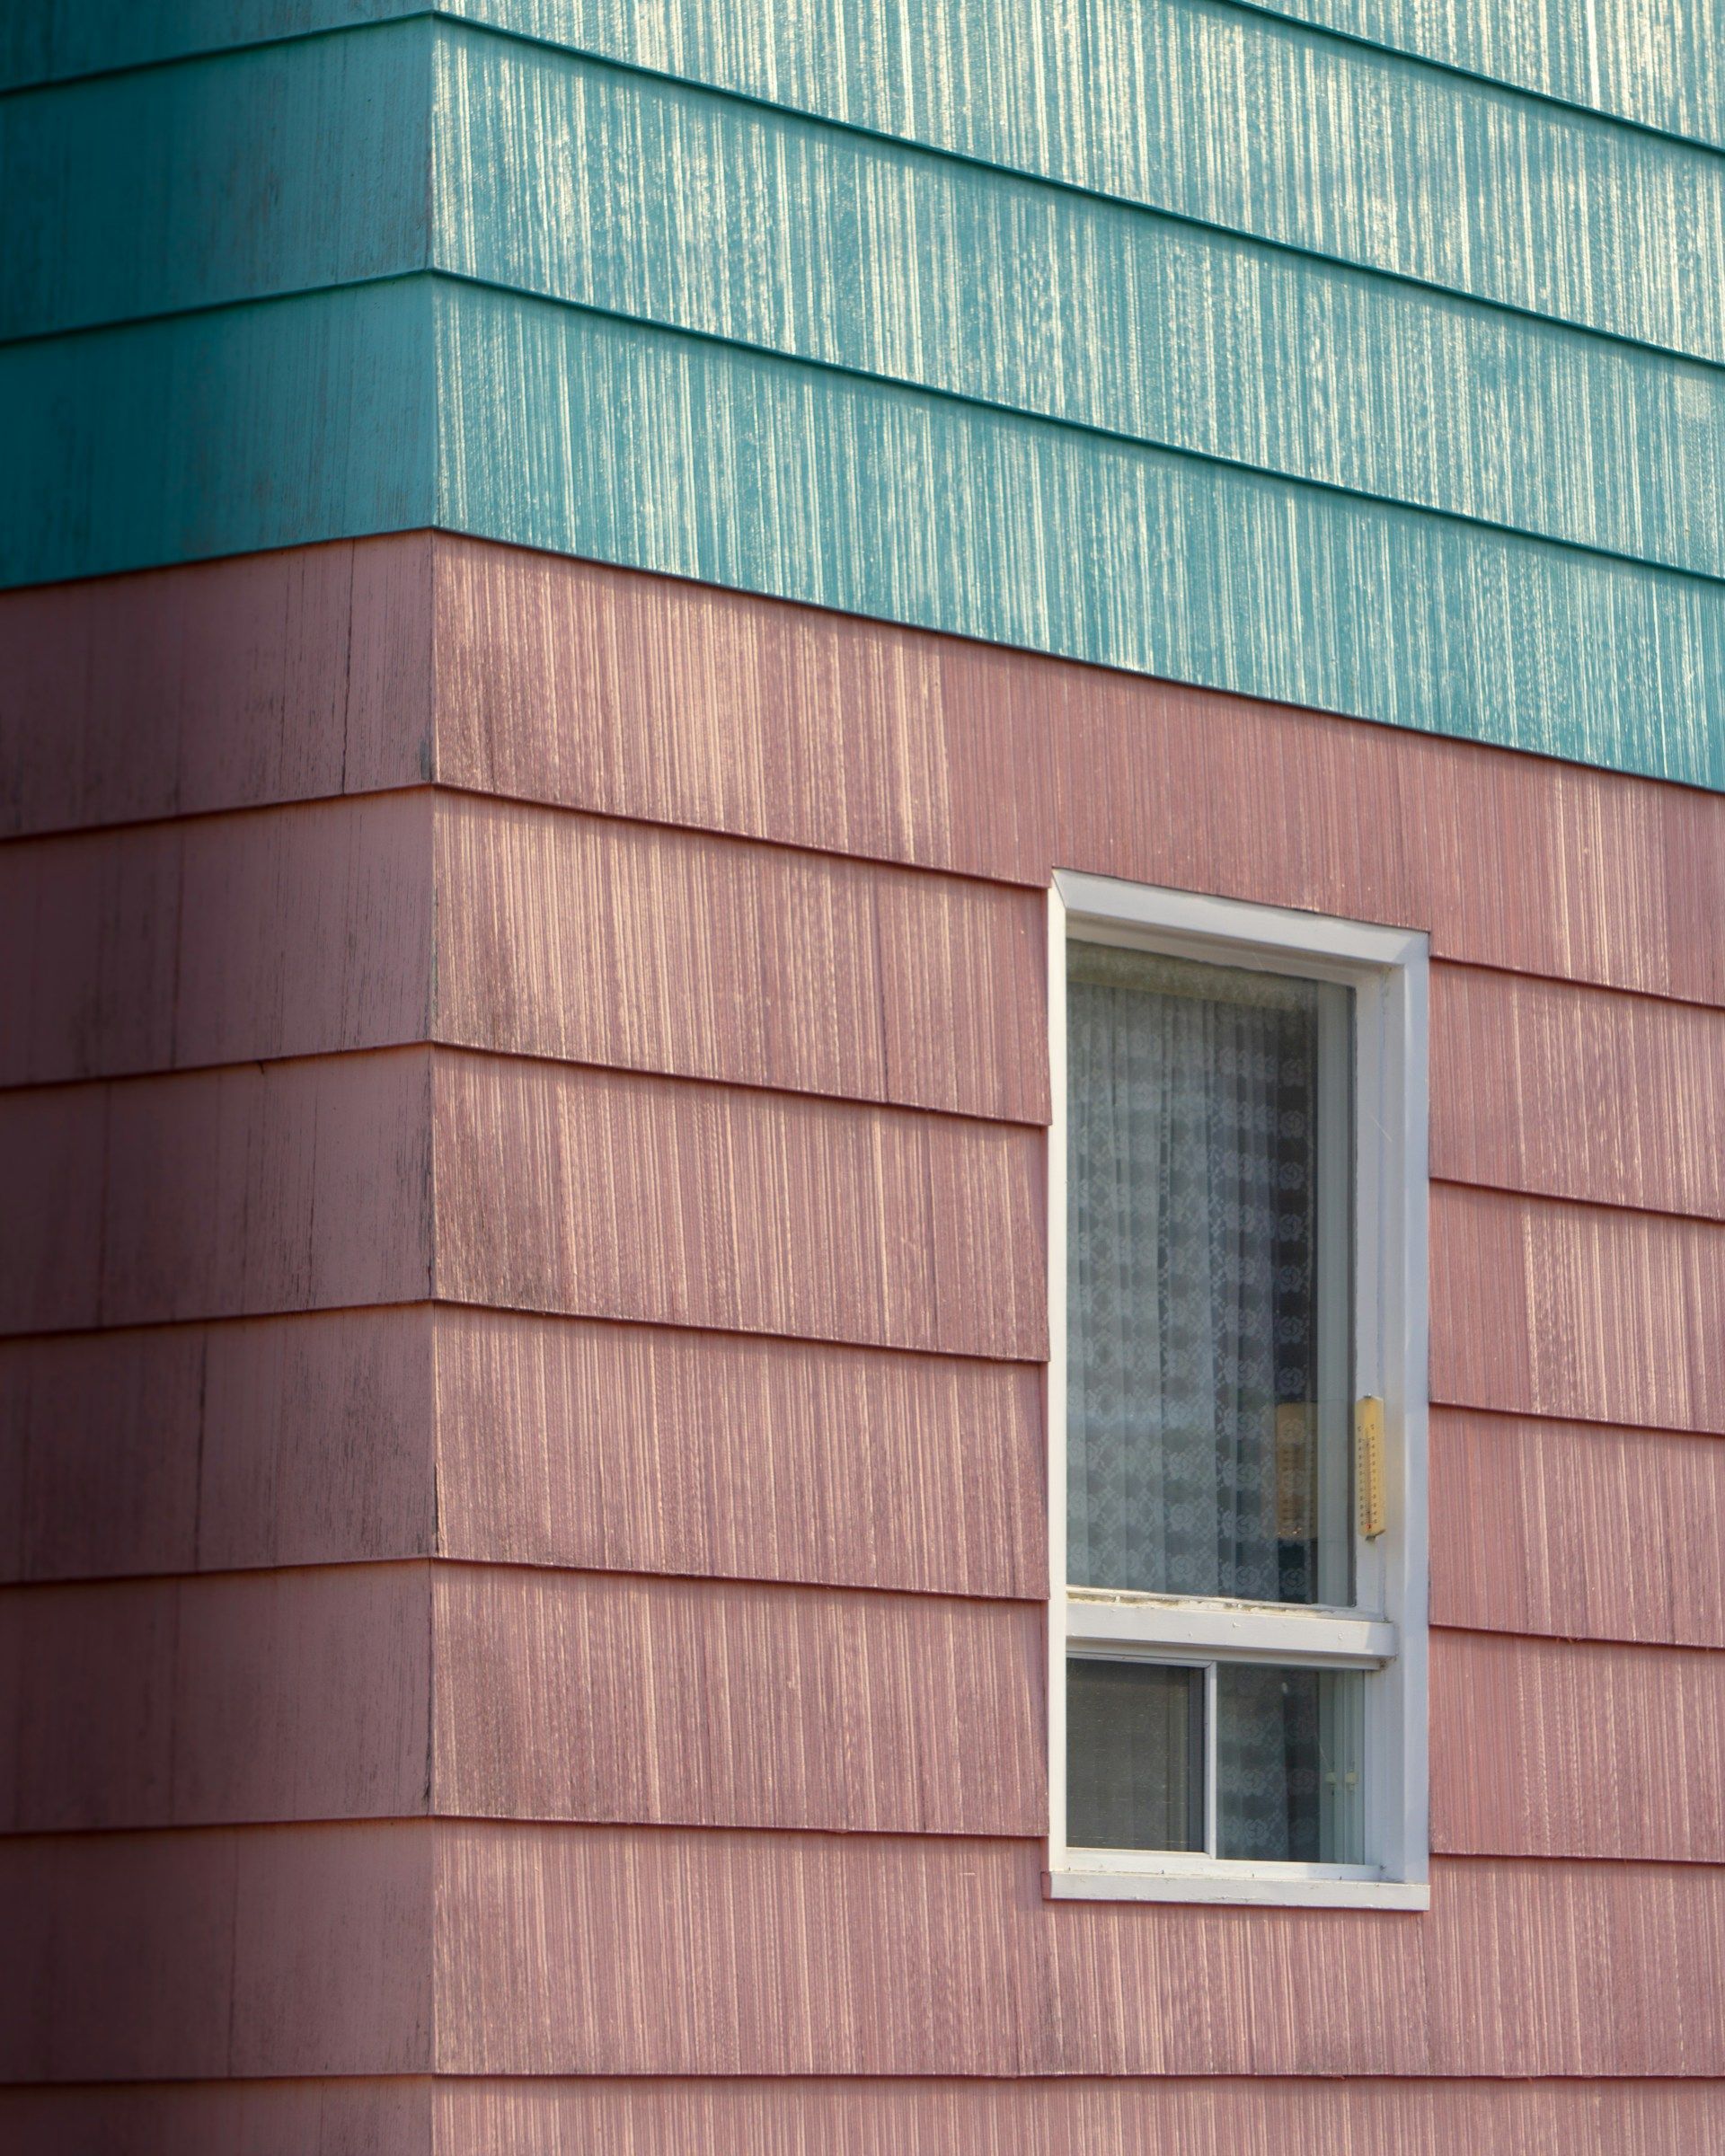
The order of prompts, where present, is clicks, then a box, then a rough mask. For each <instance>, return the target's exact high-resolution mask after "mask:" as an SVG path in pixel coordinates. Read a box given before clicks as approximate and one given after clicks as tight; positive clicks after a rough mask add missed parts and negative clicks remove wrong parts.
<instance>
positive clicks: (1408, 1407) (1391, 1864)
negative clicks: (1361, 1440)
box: [1046, 870, 1430, 1910]
mask: <svg viewBox="0 0 1725 2156" xmlns="http://www.w3.org/2000/svg"><path fill="white" fill-rule="evenodd" d="M1069 935H1077V936H1080V937H1082V938H1084V939H1087V940H1094V941H1099V942H1115V943H1123V944H1128V945H1130V946H1133V947H1135V948H1137V949H1141V950H1154V951H1159V952H1163V953H1165V954H1167V955H1169V956H1172V957H1176V958H1189V959H1208V960H1210V961H1211V962H1212V963H1216V964H1225V965H1228V966H1235V967H1246V968H1258V969H1261V970H1265V971H1269V972H1278V973H1291V974H1296V975H1298V976H1302V977H1304V978H1306V979H1322V980H1331V981H1341V982H1345V983H1346V984H1347V985H1349V986H1350V987H1351V988H1352V989H1353V990H1354V991H1355V1021H1356V1023H1355V1044H1356V1045H1355V1130H1356V1172H1355V1217H1356V1238H1357V1241H1356V1263H1355V1286H1354V1327H1355V1347H1354V1357H1355V1372H1354V1376H1355V1391H1356V1393H1357V1394H1358V1395H1359V1396H1376V1397H1377V1398H1380V1399H1381V1400H1382V1401H1384V1488H1385V1496H1386V1500H1387V1514H1388V1518H1387V1524H1386V1526H1385V1528H1384V1533H1382V1534H1381V1535H1378V1536H1376V1537H1375V1538H1373V1539H1372V1540H1371V1541H1369V1542H1368V1541H1367V1540H1365V1539H1364V1538H1363V1537H1360V1536H1359V1535H1358V1526H1357V1524H1356V1539H1355V1559H1356V1590H1355V1591H1356V1596H1357V1602H1356V1606H1354V1607H1352V1608H1349V1609H1347V1610H1331V1609H1314V1608H1307V1607H1299V1606H1294V1605H1288V1604H1269V1603H1250V1602H1231V1601H1225V1600H1220V1599H1211V1598H1199V1597H1192V1598H1187V1597H1182V1596H1179V1595H1131V1594H1110V1593H1105V1592H1101V1591H1098V1590H1096V1589H1092V1588H1080V1587H1070V1586H1068V1585H1067V1583H1066V1024H1067V1014H1066V941H1067V938H1068V936H1069ZM1427 958H1428V939H1427V938H1426V937H1425V936H1424V935H1423V934H1420V933H1419V932H1413V931H1410V930H1404V929H1391V928H1381V927H1374V926H1372V925H1370V924H1369V923H1365V922H1358V921H1343V920H1337V919H1332V918H1330V917H1328V916H1325V915H1318V914H1305V913H1296V912H1293V911H1290V910H1288V909H1287V908H1285V907H1280V906H1256V905H1249V904H1246V903H1244V902H1243V901H1240V900H1236V899H1231V898H1210V897H1200V896H1199V895H1197V894H1194V893H1191V892H1187V891H1171V890H1163V889H1159V888H1155V887H1154V886H1152V885H1148V884H1134V883H1123V882H1119V881H1116V880H1115V879H1112V878H1110V877H1102V876H1091V875H1081V874H1078V873H1076V872H1075V871H1072V870H1057V872H1056V874H1055V878H1054V883H1053V888H1052V889H1051V890H1050V893H1049V904H1048V1012H1049V1020H1048V1046H1049V1065H1050V1070H1049V1075H1050V1080H1051V1084H1052V1090H1053V1122H1052V1127H1051V1128H1050V1131H1049V1134H1048V1330H1049V1342H1048V1350H1049V1351H1048V1557H1049V1594H1048V1725H1049V1726H1048V1798H1049V1820H1048V1873H1047V1878H1046V1886H1047V1891H1048V1895H1050V1897H1051V1898H1053V1899H1056V1900H1080V1901H1182V1902H1226V1903H1259V1904H1270V1905H1274V1906H1282V1907H1303V1908H1350V1909H1386V1910H1417V1909H1425V1908H1429V1905H1430V1887H1429V1862H1428V1860H1429V1826H1428V1780H1429V1763H1428V1757H1427V1719H1426V1718H1427V1706H1426V1630H1427V1616H1426V1564H1427V1560H1426V1406H1427V1403H1426V1341H1427V1317H1426V1312H1427V1277H1426V1250H1427V1241H1426V1233H1427V1231H1426V1215H1427V1047H1426V994H1427ZM1091 1649H1096V1650H1100V1651H1101V1652H1103V1653H1105V1654H1107V1655H1109V1656H1110V1657H1120V1656H1133V1655H1141V1656H1144V1657H1146V1658H1149V1659H1153V1660H1155V1661H1158V1662H1173V1663H1183V1664H1185V1665H1187V1666H1194V1665H1197V1666H1203V1667H1206V1668H1207V1669H1210V1670H1213V1669H1214V1666H1215V1665H1216V1663H1217V1662H1220V1661H1226V1660H1237V1661H1252V1662H1266V1661H1275V1660H1278V1659H1279V1660H1284V1661H1288V1662H1297V1663H1298V1664H1300V1665H1302V1666H1311V1667H1316V1668H1325V1667H1328V1668H1332V1669H1363V1670H1367V1671H1368V1672H1370V1673H1372V1674H1371V1677H1370V1682H1369V1685H1368V1692H1367V1724H1366V1760H1365V1766H1364V1772H1365V1776H1366V1816H1367V1835H1368V1837H1369V1841H1370V1845H1371V1851H1372V1854H1373V1856H1374V1859H1375V1860H1374V1861H1373V1862H1372V1863H1370V1864H1367V1865H1341V1864H1291V1863H1277V1864H1272V1863H1250V1862H1243V1861H1240V1860H1219V1859H1216V1858H1214V1857H1210V1856H1206V1855H1199V1854H1185V1853H1183V1852H1172V1851H1131V1850H1074V1849H1070V1848H1069V1847H1068V1846H1067V1842H1066V1660H1067V1657H1068V1654H1069V1653H1071V1652H1078V1653H1084V1652H1085V1651H1088V1650H1091ZM1206 1682H1207V1686H1208V1687H1209V1689H1210V1692H1211V1693H1212V1699H1211V1701H1210V1702H1208V1704H1209V1705H1211V1706H1213V1704H1214V1699H1213V1694H1214V1687H1215V1679H1214V1676H1213V1675H1210V1676H1207V1679H1206ZM1209 1727H1211V1728H1212V1729H1213V1728H1214V1722H1213V1719H1211V1721H1210V1724H1209ZM1209 1741H1210V1743H1211V1745H1212V1748H1213V1746H1214V1736H1212V1737H1211V1738H1210V1740H1209ZM1209 1787H1210V1796H1209V1804H1210V1807H1211V1808H1212V1809H1213V1808H1214V1805H1215V1793H1214V1776H1213V1775H1212V1776H1211V1777H1210V1778H1209ZM1210 1838H1211V1840H1212V1841H1213V1839H1214V1837H1213V1836H1212V1837H1210Z"/></svg>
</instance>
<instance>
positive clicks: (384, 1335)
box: [0, 1308, 570, 1580]
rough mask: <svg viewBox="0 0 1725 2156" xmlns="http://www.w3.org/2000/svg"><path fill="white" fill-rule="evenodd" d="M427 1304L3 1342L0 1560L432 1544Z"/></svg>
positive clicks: (305, 1554)
mask: <svg viewBox="0 0 1725 2156" xmlns="http://www.w3.org/2000/svg"><path fill="white" fill-rule="evenodd" d="M432 1322H433V1313H432V1312H430V1311H429V1310H428V1309H425V1308H420V1309H418V1310H371V1311H351V1312H349V1311H340V1312H331V1313H327V1314H321V1315H318V1316H314V1317H305V1318H274V1319H264V1320H260V1321H240V1322H238V1323H233V1324H223V1325H186V1326H171V1327H164V1328H161V1329H155V1330H137V1331H114V1332H107V1333H102V1334H98V1335H93V1336H92V1335H72V1336H68V1337H63V1338H60V1339H46V1340H40V1339H38V1340H11V1341H7V1342H5V1343H4V1345H0V1577H4V1578H5V1579H8V1580H32V1579H40V1580H53V1579H75V1578H81V1577H82V1578H101V1577H117V1576H123V1575H126V1574H128V1573H190V1572H200V1571H217V1572H220V1571H227V1570H230V1569H233V1568H248V1567H254V1566H272V1565H307V1564H334V1563H360V1562H364V1561H366V1560H369V1559H374V1558H401V1557H429V1556H430V1555H431V1553H432V1551H433V1548H434V1544H435V1538H436V1533H437V1477H436V1471H435V1458H434V1445H435V1432H434V1427H433V1415H434V1411H435V1394H434V1381H433V1369H432V1343H431V1330H432ZM535 1434H537V1433H536V1432H535ZM562 1436H563V1443H564V1445H568V1444H569V1442H570V1438H569V1436H568V1434H567V1433H563V1434H562ZM474 1442H479V1439H478V1437H477V1433H476V1432H475V1435H474ZM528 1442H530V1440H528V1439H527V1438H526V1436H525V1434H524V1435H523V1436H522V1437H520V1438H518V1439H517V1443H519V1444H526V1443H528ZM541 1442H542V1443H543V1442H544V1440H543V1439H542V1440H541ZM521 1501H522V1505H523V1509H524V1510H528V1511H530V1510H531V1507H532V1499H531V1498H528V1497H527V1496H526V1493H525V1492H523V1493H521Z"/></svg>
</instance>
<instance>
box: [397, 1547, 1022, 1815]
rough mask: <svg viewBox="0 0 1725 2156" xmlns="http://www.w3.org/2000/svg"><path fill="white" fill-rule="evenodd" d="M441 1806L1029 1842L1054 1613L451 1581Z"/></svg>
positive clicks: (776, 1591)
mask: <svg viewBox="0 0 1725 2156" xmlns="http://www.w3.org/2000/svg"><path fill="white" fill-rule="evenodd" d="M435 1622H436V1632H437V1641H438V1706H437V1728H436V1784H435V1799H436V1807H437V1809H438V1811H439V1812H444V1813H452V1814H458V1815H475V1816H500V1817H505V1818H509V1817H517V1818H548V1819H603V1820H618V1821H658V1822H661V1823H666V1824H690V1825H703V1824H712V1825H738V1826H774V1827H776V1826H813V1827H821V1828H829V1829H836V1830H845V1831H851V1832H857V1831H862V1832H870V1833H892V1832H898V1833H949V1834H951V1833H958V1834H1003V1833H1004V1834H1030V1835H1034V1834H1036V1833H1038V1831H1039V1829H1040V1827H1041V1826H1042V1825H1043V1821H1044V1816H1045V1814H1046V1809H1047V1796H1046V1789H1047V1768H1046V1759H1045V1753H1046V1739H1045V1734H1044V1731H1045V1719H1044V1718H1045V1712H1046V1709H1045V1705H1044V1700H1043V1670H1044V1666H1045V1661H1046V1657H1045V1653H1044V1636H1043V1629H1042V1615H1041V1612H1040V1611H1039V1610H1038V1609H1035V1608H1033V1607H1031V1606H1028V1605H1026V1604H1000V1603H984V1602H970V1601H963V1600H959V1599H956V1598H954V1597H951V1596H946V1597H942V1598H940V1599H933V1598H928V1597H916V1596H910V1595H882V1594H878V1593H871V1594H855V1593H845V1592H841V1591H838V1590H836V1589H832V1588H809V1587H765V1588H764V1587H753V1586H733V1585H730V1584H725V1583H720V1582H712V1581H699V1582H696V1581H684V1580H630V1579H620V1578H618V1577H615V1576H610V1575H604V1574H600V1575H593V1574H585V1575H583V1574H567V1573H564V1574H546V1573H542V1572H523V1571H516V1570H507V1571H506V1570H500V1569H496V1568H491V1567H482V1566H453V1567H440V1568H438V1575H437V1586H436V1598H435Z"/></svg>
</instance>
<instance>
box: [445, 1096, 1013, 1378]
mask: <svg viewBox="0 0 1725 2156" xmlns="http://www.w3.org/2000/svg"><path fill="white" fill-rule="evenodd" d="M435 1091H436V1108H435V1113H436V1118H437V1131H438V1137H437V1149H438V1203H437V1222H438V1227H437V1235H438V1252H437V1271H436V1287H437V1292H438V1294H439V1295H442V1296H446V1297H447V1298H449V1299H451V1300H453V1301H456V1302H460V1303H500V1304H504V1305H507V1306H509V1307H511V1308H516V1309H522V1310H538V1311H563V1312H571V1313H572V1314H579V1315H581V1316H589V1317H612V1318H632V1319H641V1320H646V1321H652V1322H656V1323H659V1324H668V1325H703V1326H712V1327H716V1328H719V1329H721V1330H734V1331H743V1332H770V1333H783V1334H790V1335H793V1336H796V1337H799V1338H804V1339H837V1340H848V1341H851V1342H854V1343H856V1344H858V1345H865V1346H879V1347H914V1348H926V1349H929V1350H932V1351H935V1352H939V1353H944V1354H952V1355H980V1356H1001V1357H1015V1358H1022V1359H1027V1360H1032V1361H1034V1360H1038V1359H1039V1358H1040V1357H1041V1356H1043V1354H1044V1353H1045V1352H1046V1347H1047V1338H1048V1333H1047V1299H1046V1294H1045V1290H1044V1284H1043V1279H1042V1270H1041V1250H1042V1219H1043V1208H1044V1188H1043V1176H1044V1165H1043V1162H1044V1153H1045V1151H1046V1143H1045V1140H1044V1138H1043V1136H1042V1134H1041V1133H1039V1132H1037V1131H1031V1130H1025V1129H1021V1128H1017V1127H1013V1126H1010V1125H1001V1124H995V1123H982V1122H975V1121H969V1120H963V1119H960V1118H957V1117H943V1116H942V1117H937V1116H916V1115H912V1114H910V1113H907V1112H906V1111H904V1110H900V1109H877V1108H861V1107H853V1106H850V1105H848V1104H845V1103H841V1102H834V1101H816V1100H806V1099H803V1098H801V1097H799V1096H797V1095H794V1094H780V1093H766V1092H755V1091H744V1090H741V1089H735V1088H730V1087H723V1086H714V1085H705V1084H697V1083H695V1082H692V1081H688V1080H677V1079H668V1078H650V1077H641V1076H635V1075H633V1074H628V1075H625V1074H620V1073H616V1072H596V1071H588V1070H585V1069H581V1068H579V1067H574V1066H571V1065H559V1064H548V1063H529V1062H516V1061H509V1060H506V1059H502V1058H491V1057H479V1056H449V1055H446V1054H440V1055H439V1056H438V1059H437V1063H436V1068H435ZM983 1252H986V1254H987V1257H988V1260H989V1262H988V1264H987V1266H986V1268H985V1267H983V1266H979V1265H978V1263H977V1257H978V1254H979V1253H983Z"/></svg>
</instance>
